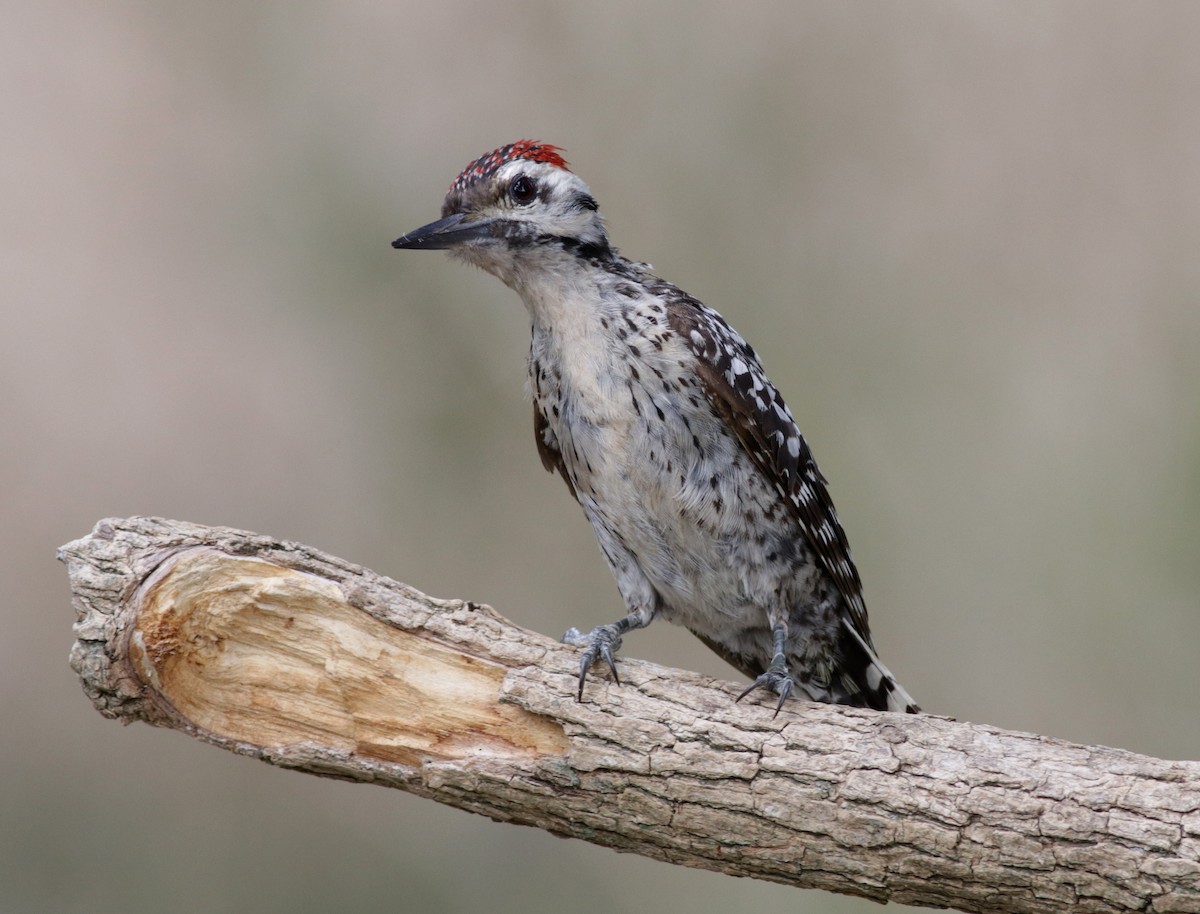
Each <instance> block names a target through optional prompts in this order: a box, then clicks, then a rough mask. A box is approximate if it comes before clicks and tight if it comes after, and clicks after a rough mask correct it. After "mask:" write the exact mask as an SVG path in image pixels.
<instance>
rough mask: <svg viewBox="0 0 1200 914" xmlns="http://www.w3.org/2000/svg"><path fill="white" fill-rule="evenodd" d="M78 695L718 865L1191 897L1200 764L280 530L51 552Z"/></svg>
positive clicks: (277, 759) (897, 896) (1011, 900)
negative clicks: (838, 691) (757, 688)
mask: <svg viewBox="0 0 1200 914" xmlns="http://www.w3.org/2000/svg"><path fill="white" fill-rule="evenodd" d="M60 558H61V559H62V560H63V561H64V562H66V563H67V566H68V569H69V574H70V579H71V587H72V592H73V595H74V604H75V607H76V610H77V612H78V617H79V619H78V622H77V623H76V626H75V634H76V638H77V641H76V643H75V646H74V648H73V650H72V652H71V665H72V667H73V668H74V669H75V671H76V672H77V673H78V674H79V676H80V678H81V679H82V681H83V687H84V690H85V692H86V693H87V695H88V697H89V698H91V699H92V702H93V703H94V704H95V706H96V708H97V709H98V710H99V711H100V713H101V714H103V715H104V716H106V717H111V718H116V719H119V720H123V721H125V722H129V721H133V720H143V721H146V722H147V723H151V724H154V725H156V726H165V727H171V728H174V729H177V730H182V731H184V732H185V733H188V734H190V735H192V736H194V737H196V738H198V739H201V740H203V741H205V742H209V743H212V744H215V745H218V746H222V747H224V748H226V749H230V750H232V751H234V752H238V753H241V754H244V755H249V756H252V757H255V758H259V759H262V760H264V761H267V762H270V763H272V764H275V765H280V766H283V767H287V768H294V769H298V770H301V771H306V772H308V773H311V774H319V775H322V776H326V777H338V778H345V779H348V780H355V781H370V782H374V783H377V784H382V785H385V786H389V787H399V788H402V789H404V790H408V791H411V792H413V793H416V794H419V795H421V796H426V797H430V798H432V799H435V800H438V801H439V802H442V803H447V804H449V805H451V806H456V807H459V808H461V809H467V810H471V811H473V812H478V813H482V814H484V815H486V816H489V817H491V818H493V819H496V820H500V821H507V822H516V823H521V824H525V825H533V826H536V827H538V828H544V829H547V830H548V831H551V832H553V833H555V834H558V835H567V836H571V837H576V838H583V839H584V840H586V841H591V842H593V843H596V844H601V845H605V846H607V847H612V848H615V849H617V850H620V851H629V852H634V853H639V854H644V855H646V856H648V857H654V858H656V859H660V860H666V861H669V862H672V863H681V864H684V865H687V866H696V867H703V868H705V869H711V870H717V871H720V872H724V873H730V874H732V875H737V876H753V877H755V878H759V879H769V880H772V881H775V882H783V883H787V884H790V885H795V886H801V887H805V888H820V889H827V890H829V891H834V892H843V893H847V894H852V895H861V896H864V897H867V898H872V899H875V900H877V901H897V902H905V903H908V904H916V905H927V906H930V907H951V908H957V909H959V910H963V911H981V912H982V911H987V912H993V911H994V912H1061V911H1065V910H1071V911H1079V912H1124V911H1200V762H1171V761H1162V760H1159V759H1153V758H1147V757H1145V756H1139V755H1135V754H1133V753H1130V752H1123V751H1120V750H1117V749H1108V748H1103V747H1098V746H1081V745H1075V744H1071V743H1067V742H1064V741H1062V740H1057V739H1051V738H1048V737H1042V736H1036V735H1032V734H1028V733H1013V732H1007V731H1003V730H998V729H996V728H994V727H987V726H981V725H977V724H967V723H960V722H957V721H953V720H948V719H945V718H941V717H935V716H933V715H919V716H908V715H899V714H882V713H878V712H873V711H859V710H854V709H845V708H834V707H828V706H824V705H816V704H811V703H805V702H801V701H794V702H789V704H788V706H787V707H786V708H785V709H784V710H783V712H782V713H780V715H779V716H778V718H774V717H772V709H771V707H770V703H769V702H766V703H764V704H756V703H755V702H754V701H750V700H748V701H746V702H743V703H742V704H738V705H735V704H734V703H733V696H734V695H735V694H736V691H737V686H735V685H734V684H731V683H723V682H717V681H714V680H712V679H708V678H706V677H701V676H697V675H694V674H690V673H684V672H681V671H678V670H670V669H665V668H663V667H658V666H654V665H652V664H648V663H641V662H638V661H635V660H629V659H625V660H623V661H622V667H621V672H622V680H623V683H624V684H623V685H622V686H620V687H617V686H615V685H613V684H612V683H611V682H609V681H608V679H607V677H606V676H605V675H604V674H603V673H602V672H600V671H597V672H596V673H595V674H594V676H593V678H592V679H590V680H589V682H588V687H587V690H586V693H585V701H584V702H583V703H582V704H580V703H577V702H576V701H575V700H574V692H575V677H576V674H577V669H578V666H577V665H578V653H577V652H576V651H575V650H574V649H571V648H565V647H563V646H562V645H559V644H558V643H556V642H554V641H552V640H550V639H548V638H545V637H543V636H541V635H538V634H535V633H533V632H530V631H527V630H525V629H522V628H520V627H518V626H516V625H513V624H512V623H511V622H508V621H507V620H505V619H504V618H502V617H500V616H499V615H497V614H496V613H495V612H494V611H492V610H491V609H490V608H488V607H485V606H479V605H477V604H471V603H463V602H461V601H455V600H449V601H448V600H437V599H433V598H431V597H427V596H425V595H423V594H421V593H418V592H417V591H415V590H413V589H412V588H409V587H407V586H405V585H403V584H399V583H396V582H395V581H392V580H389V579H388V578H384V577H381V576H379V575H376V574H374V573H373V572H371V571H368V570H367V569H364V568H360V567H358V566H356V565H353V564H350V563H349V562H345V561H343V560H341V559H337V558H334V557H332V556H328V555H324V554H322V553H320V552H318V551H317V550H315V549H312V548H310V547H308V546H303V545H300V544H298V543H290V542H280V541H277V540H274V539H271V538H269V537H264V536H258V535H255V534H251V533H245V532H241V531H237V530H230V529H224V528H211V527H200V526H196V525H193V524H186V523H178V522H174V521H166V520H161V519H154V518H137V517H135V518H129V519H126V520H115V519H110V520H105V521H101V522H100V523H99V524H97V526H96V528H95V530H94V531H93V532H92V534H91V535H89V536H87V537H84V538H83V539H80V540H77V541H75V542H73V543H70V544H68V545H66V546H64V547H63V548H62V550H61V551H60Z"/></svg>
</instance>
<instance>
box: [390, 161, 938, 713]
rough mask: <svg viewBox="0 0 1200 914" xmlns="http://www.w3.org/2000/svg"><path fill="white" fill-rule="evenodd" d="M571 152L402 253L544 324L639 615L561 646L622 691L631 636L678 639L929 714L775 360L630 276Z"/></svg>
mask: <svg viewBox="0 0 1200 914" xmlns="http://www.w3.org/2000/svg"><path fill="white" fill-rule="evenodd" d="M562 153H563V150H562V149H561V148H559V147H557V146H551V145H548V144H545V143H540V142H535V141H533V140H520V141H518V142H516V143H511V144H509V145H507V146H501V147H500V148H499V149H496V150H494V151H493V152H490V153H488V154H487V155H484V156H481V157H480V158H478V159H476V160H475V161H474V162H472V163H471V164H469V165H468V166H467V167H466V168H465V169H463V171H462V173H461V174H459V176H458V177H457V178H455V180H454V183H452V184H451V185H450V189H449V191H448V192H447V194H446V198H445V202H444V203H443V205H442V218H441V219H439V220H437V221H436V222H432V223H430V224H428V225H425V226H422V227H421V228H418V229H416V230H415V231H412V232H409V233H408V234H407V235H404V236H402V237H400V238H398V239H396V241H394V242H392V246H393V247H395V248H406V249H414V250H446V251H449V252H450V253H451V254H452V255H454V256H456V257H458V258H459V259H461V260H465V261H466V262H467V263H471V264H474V265H475V266H478V267H481V268H483V269H484V270H486V271H487V272H489V273H491V274H492V275H494V276H496V277H497V278H499V279H500V280H501V281H502V282H503V283H504V284H505V285H507V286H508V287H509V288H511V289H512V290H513V291H515V292H516V293H517V294H518V295H519V296H520V297H521V300H522V301H523V302H524V303H525V307H526V309H528V312H529V317H530V321H531V324H532V331H533V333H532V339H531V341H530V347H529V380H530V389H531V392H532V396H533V428H534V437H535V439H536V443H537V449H538V453H539V455H540V456H541V459H542V463H543V464H544V465H545V467H546V469H547V470H550V471H552V472H557V473H558V474H559V475H560V476H561V477H562V478H563V480H564V481H565V482H566V484H567V488H568V489H569V490H570V492H571V494H572V495H573V496H574V497H575V499H576V500H577V501H578V502H579V505H580V506H581V507H582V508H583V513H584V515H585V516H586V517H587V520H588V522H589V523H590V524H591V526H592V530H593V531H594V533H595V535H596V538H597V539H598V540H599V543H600V549H601V551H602V552H603V553H604V557H605V559H606V560H607V562H608V565H609V567H610V569H611V570H612V573H613V576H614V577H615V578H616V582H617V588H618V589H619V590H620V593H621V597H622V599H623V600H624V603H625V607H626V609H627V611H628V613H627V615H625V616H624V618H622V619H619V620H618V621H616V622H613V623H611V624H608V625H601V626H599V627H597V628H594V629H592V630H591V631H589V632H581V631H579V630H578V629H575V628H572V629H570V630H568V631H567V633H566V634H565V635H564V636H563V641H564V642H566V643H567V644H571V645H574V646H577V647H579V648H581V649H582V655H581V658H580V665H579V689H578V695H577V698H578V700H580V701H582V700H583V692H584V685H585V682H586V679H587V676H588V672H589V670H590V669H591V668H592V666H593V664H595V663H596V662H598V661H602V662H603V663H604V664H605V665H606V666H607V667H608V668H609V669H610V670H611V672H612V675H613V678H614V680H615V681H616V682H617V683H619V682H620V678H619V676H618V674H617V665H616V660H615V656H616V652H617V650H618V648H619V647H620V646H621V641H622V638H623V636H624V635H626V634H627V633H629V632H630V631H633V630H634V629H640V628H644V627H646V626H647V625H649V624H650V622H651V621H652V620H653V619H655V618H659V617H661V618H663V619H666V620H667V621H669V622H673V623H675V624H677V625H682V626H684V627H685V628H687V629H689V630H690V631H691V632H692V633H693V634H695V635H696V636H697V637H698V638H699V639H700V640H701V641H703V642H704V643H705V644H706V645H708V647H710V648H711V649H712V650H713V651H715V652H716V653H717V654H718V655H719V656H720V657H722V658H723V659H724V660H726V661H728V662H729V663H730V664H731V665H732V666H734V667H735V668H736V669H738V670H740V671H741V672H742V673H744V674H745V675H746V676H749V677H751V678H752V680H753V681H752V682H751V683H750V685H749V686H748V687H747V688H746V689H745V691H743V692H742V693H741V695H739V696H738V700H739V701H740V700H741V699H742V698H744V697H746V696H747V695H748V694H750V693H751V692H753V691H754V690H755V689H759V688H762V689H766V690H767V691H768V692H771V693H774V695H776V696H778V702H777V703H776V709H775V713H776V714H778V713H779V709H781V708H782V707H783V704H784V702H786V701H787V699H788V696H789V695H791V694H793V691H795V690H797V689H798V690H799V692H801V693H803V694H804V695H806V696H807V697H808V698H810V699H813V700H816V701H824V702H830V703H834V704H845V705H853V706H857V707H867V708H875V709H878V710H881V711H902V712H909V713H916V712H917V711H918V710H919V708H918V707H917V705H916V704H915V702H913V700H912V698H911V697H909V694H908V693H907V692H906V691H905V690H904V689H903V688H902V687H901V686H900V684H899V683H898V682H896V680H895V678H894V677H893V676H892V674H891V673H890V672H889V671H888V669H887V667H885V666H884V665H883V663H882V662H881V661H880V660H879V657H878V656H877V655H876V653H875V647H874V645H873V644H872V642H871V632H870V628H869V627H868V624H867V608H866V604H865V603H864V602H863V594H862V582H861V581H860V579H859V575H858V570H857V569H856V568H855V566H854V560H853V559H852V558H851V555H850V546H849V544H848V543H847V541H846V535H845V533H844V532H843V530H842V525H841V523H840V522H839V521H838V517H837V512H836V511H835V510H834V507H833V502H832V500H831V499H830V497H829V491H828V489H827V487H826V480H825V477H824V476H822V475H821V472H820V470H818V469H817V464H816V462H815V460H814V459H813V455H812V451H811V450H810V449H809V446H808V443H807V442H806V441H805V440H804V437H803V436H802V435H801V434H800V430H799V429H798V428H797V427H796V423H795V420H793V418H792V414H791V412H790V411H789V409H788V407H787V405H786V404H785V403H784V401H783V397H781V396H780V394H779V391H778V390H776V389H775V386H774V385H773V384H772V383H771V381H770V380H769V379H768V378H767V375H766V372H765V371H764V369H763V366H762V362H761V361H760V360H759V357H758V356H757V355H756V354H755V351H754V350H753V349H752V348H751V347H750V345H749V344H748V343H746V341H745V340H743V339H742V337H741V336H739V335H738V334H737V333H736V332H735V331H734V330H733V329H732V328H731V327H730V326H729V324H728V323H726V322H725V319H724V318H723V317H721V315H720V314H718V313H717V312H716V311H714V310H713V309H712V308H709V307H708V306H707V305H705V304H703V303H702V302H700V301H698V300H697V299H695V298H693V297H692V296H690V295H688V294H687V293H686V292H684V291H683V290H681V289H679V288H678V287H677V286H674V285H672V284H671V283H669V282H666V281H664V280H662V279H660V278H659V277H658V276H656V275H655V274H654V273H653V272H652V271H651V267H650V266H649V265H648V264H645V263H637V262H634V261H631V260H627V259H626V258H624V257H622V256H621V255H620V254H618V253H617V250H616V248H614V247H613V246H612V245H611V244H610V243H609V240H608V234H607V231H606V230H605V226H604V221H603V218H602V217H601V215H600V212H599V209H598V207H597V205H596V199H595V197H593V196H592V193H591V191H590V190H589V189H588V186H587V185H586V184H585V183H584V182H583V181H582V180H580V179H579V178H578V177H576V175H575V174H574V173H572V172H571V171H570V169H569V168H568V165H567V162H566V161H565V160H564V158H563V156H562Z"/></svg>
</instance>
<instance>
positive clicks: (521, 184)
mask: <svg viewBox="0 0 1200 914" xmlns="http://www.w3.org/2000/svg"><path fill="white" fill-rule="evenodd" d="M508 192H509V194H511V195H512V198H513V202H514V203H520V204H522V205H524V204H526V203H532V202H533V198H534V197H536V196H537V184H536V183H535V182H534V180H533V178H531V177H529V175H517V176H516V177H515V178H513V179H512V183H511V184H510V185H508Z"/></svg>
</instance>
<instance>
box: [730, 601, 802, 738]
mask: <svg viewBox="0 0 1200 914" xmlns="http://www.w3.org/2000/svg"><path fill="white" fill-rule="evenodd" d="M787 634H788V630H787V621H786V620H784V619H783V618H780V619H777V620H776V621H775V623H774V624H773V625H772V626H771V636H772V638H773V640H774V641H775V656H773V657H772V658H771V664H770V666H768V667H767V669H766V672H764V673H763V674H762V675H761V676H759V677H758V678H757V679H755V680H754V682H752V683H750V685H748V686H747V687H746V689H745V690H744V691H743V692H742V694H741V695H739V696H738V697H737V700H738V701H741V700H742V699H743V698H745V697H746V696H747V695H749V694H750V693H751V692H753V691H754V690H755V689H757V688H760V687H766V688H768V689H770V690H771V691H773V692H775V693H776V694H777V695H778V696H779V704H778V705H776V706H775V716H776V717H778V716H779V712H780V711H781V710H783V703H784V702H785V701H787V700H788V696H789V695H791V694H792V689H793V688H795V682H793V680H792V674H791V673H790V672H789V671H788V667H787V656H786V655H785V654H784V648H785V646H786V645H787Z"/></svg>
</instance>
